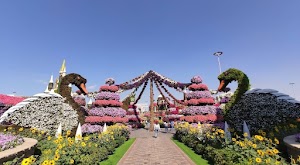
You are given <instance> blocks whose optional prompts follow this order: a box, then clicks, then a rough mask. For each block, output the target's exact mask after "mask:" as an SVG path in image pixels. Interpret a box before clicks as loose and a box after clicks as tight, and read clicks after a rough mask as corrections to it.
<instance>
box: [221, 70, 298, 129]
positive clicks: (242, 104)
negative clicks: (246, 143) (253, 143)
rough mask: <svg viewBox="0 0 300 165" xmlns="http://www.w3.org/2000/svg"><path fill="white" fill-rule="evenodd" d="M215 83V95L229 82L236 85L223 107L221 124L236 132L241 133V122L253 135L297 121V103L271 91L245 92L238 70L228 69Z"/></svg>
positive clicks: (246, 82)
mask: <svg viewBox="0 0 300 165" xmlns="http://www.w3.org/2000/svg"><path fill="white" fill-rule="evenodd" d="M218 79H219V80H220V85H219V87H218V91H224V90H225V89H226V86H227V85H228V84H229V83H231V82H232V81H237V83H238V87H237V89H236V91H235V92H234V94H233V96H232V97H231V99H230V101H229V102H228V103H227V104H226V105H225V120H226V121H227V122H228V123H229V124H230V125H231V126H232V127H234V128H235V129H237V130H238V131H241V130H242V125H243V121H246V123H247V124H248V125H250V130H251V131H254V132H255V131H258V130H259V129H264V130H268V129H271V128H273V127H274V126H275V125H277V124H283V123H287V122H288V121H290V120H294V119H296V118H299V117H300V102H299V101H297V100H295V99H294V98H291V97H289V96H288V95H286V94H283V93H279V92H278V91H276V90H274V89H252V90H249V88H250V84H249V79H248V77H247V75H246V74H245V73H243V72H242V71H240V70H238V69H234V68H230V69H228V70H227V71H225V72H223V73H222V74H220V75H219V76H218Z"/></svg>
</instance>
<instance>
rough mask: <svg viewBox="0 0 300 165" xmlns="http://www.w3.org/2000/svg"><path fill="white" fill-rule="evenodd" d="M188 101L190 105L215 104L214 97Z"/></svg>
mask: <svg viewBox="0 0 300 165" xmlns="http://www.w3.org/2000/svg"><path fill="white" fill-rule="evenodd" d="M187 103H188V104H189V105H199V104H214V103H215V100H214V98H201V99H191V100H188V101H187Z"/></svg>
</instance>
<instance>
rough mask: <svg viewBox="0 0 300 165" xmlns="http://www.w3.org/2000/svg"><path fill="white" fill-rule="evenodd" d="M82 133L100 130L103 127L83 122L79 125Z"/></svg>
mask: <svg viewBox="0 0 300 165" xmlns="http://www.w3.org/2000/svg"><path fill="white" fill-rule="evenodd" d="M81 130H82V133H86V134H91V133H99V132H102V130H103V127H102V126H101V125H91V124H83V125H82V127H81Z"/></svg>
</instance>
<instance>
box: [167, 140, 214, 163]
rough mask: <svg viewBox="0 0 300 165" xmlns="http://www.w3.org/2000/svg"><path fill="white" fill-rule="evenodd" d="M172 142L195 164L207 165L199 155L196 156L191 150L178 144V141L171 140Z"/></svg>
mask: <svg viewBox="0 0 300 165" xmlns="http://www.w3.org/2000/svg"><path fill="white" fill-rule="evenodd" d="M172 141H173V142H174V143H175V144H176V145H177V146H178V147H179V148H180V149H181V150H182V151H183V152H184V153H185V154H186V155H187V156H188V157H189V158H190V159H191V160H192V161H193V162H194V163H195V164H199V165H209V163H208V161H207V160H205V159H203V158H202V157H201V156H200V155H198V154H196V153H195V152H194V151H193V150H192V149H191V148H189V147H188V146H186V145H184V144H183V143H181V142H179V141H178V140H175V139H172Z"/></svg>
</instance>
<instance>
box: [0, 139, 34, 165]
mask: <svg viewBox="0 0 300 165" xmlns="http://www.w3.org/2000/svg"><path fill="white" fill-rule="evenodd" d="M37 142H38V141H37V140H35V139H31V138H24V143H23V144H21V145H18V146H16V147H15V148H12V149H8V150H4V151H2V152H0V164H3V163H4V162H7V161H9V160H13V159H14V158H16V157H20V156H22V155H23V154H24V155H25V157H29V156H31V155H33V154H34V150H35V147H36V144H37Z"/></svg>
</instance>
